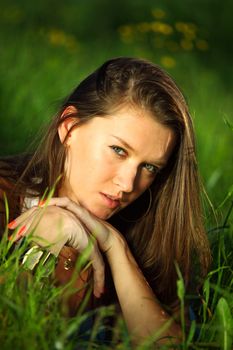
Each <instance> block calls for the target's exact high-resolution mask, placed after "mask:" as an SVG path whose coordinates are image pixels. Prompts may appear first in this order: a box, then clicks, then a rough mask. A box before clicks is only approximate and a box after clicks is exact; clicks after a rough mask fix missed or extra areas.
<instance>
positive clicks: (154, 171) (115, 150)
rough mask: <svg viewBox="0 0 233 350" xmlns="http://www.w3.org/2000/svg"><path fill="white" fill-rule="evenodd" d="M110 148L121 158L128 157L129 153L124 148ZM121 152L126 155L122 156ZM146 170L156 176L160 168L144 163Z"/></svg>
mask: <svg viewBox="0 0 233 350" xmlns="http://www.w3.org/2000/svg"><path fill="white" fill-rule="evenodd" d="M110 148H111V149H112V150H113V152H114V153H116V155H117V156H119V157H124V156H126V155H127V151H126V150H124V148H122V147H119V146H110ZM120 152H123V153H124V154H120ZM143 166H144V168H145V169H146V170H147V171H148V172H149V173H150V174H156V173H157V172H158V171H159V168H158V167H156V166H155V165H153V164H148V163H144V165H143ZM148 167H152V168H153V170H149V169H148Z"/></svg>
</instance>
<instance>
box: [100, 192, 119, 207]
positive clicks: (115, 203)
mask: <svg viewBox="0 0 233 350" xmlns="http://www.w3.org/2000/svg"><path fill="white" fill-rule="evenodd" d="M100 194H101V197H102V198H103V201H104V203H105V205H107V207H109V208H111V209H115V208H117V207H119V206H120V198H119V197H114V196H110V195H108V194H105V193H102V192H100Z"/></svg>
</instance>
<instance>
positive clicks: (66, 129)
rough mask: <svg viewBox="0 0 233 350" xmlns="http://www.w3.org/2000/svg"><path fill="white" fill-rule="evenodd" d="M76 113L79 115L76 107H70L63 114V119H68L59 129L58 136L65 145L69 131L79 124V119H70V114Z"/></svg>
mask: <svg viewBox="0 0 233 350" xmlns="http://www.w3.org/2000/svg"><path fill="white" fill-rule="evenodd" d="M74 113H78V110H77V109H76V108H75V107H74V106H68V107H66V109H65V110H64V111H63V112H62V114H61V117H60V118H61V119H62V118H64V117H66V118H65V119H64V121H63V122H62V123H61V124H60V125H59V127H58V135H59V138H60V141H61V143H64V141H65V138H66V136H67V134H68V132H69V130H70V129H71V128H72V126H73V125H74V123H77V120H78V119H77V118H74V117H69V114H70V115H72V114H74Z"/></svg>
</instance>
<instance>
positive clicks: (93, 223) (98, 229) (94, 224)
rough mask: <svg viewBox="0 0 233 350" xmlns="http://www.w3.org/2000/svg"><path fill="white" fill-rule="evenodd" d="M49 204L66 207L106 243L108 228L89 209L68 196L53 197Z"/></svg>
mask: <svg viewBox="0 0 233 350" xmlns="http://www.w3.org/2000/svg"><path fill="white" fill-rule="evenodd" d="M48 205H55V206H59V207H62V208H65V209H67V210H69V211H71V212H72V213H73V214H75V215H76V216H77V217H78V218H79V219H80V220H81V221H82V222H83V223H84V225H85V226H86V227H87V229H88V230H89V231H90V232H91V233H92V234H93V235H94V236H95V237H96V238H97V239H98V241H99V243H100V245H104V243H105V242H106V240H107V238H108V234H109V231H108V229H107V228H106V227H105V226H104V225H103V224H102V223H101V222H100V221H99V219H98V218H96V217H94V216H93V215H92V214H91V213H90V212H89V211H88V210H87V209H85V208H83V207H81V206H80V205H78V204H77V203H75V202H73V201H72V200H70V199H69V198H68V197H61V198H51V199H50V200H49V202H48Z"/></svg>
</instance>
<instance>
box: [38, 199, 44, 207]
mask: <svg viewBox="0 0 233 350" xmlns="http://www.w3.org/2000/svg"><path fill="white" fill-rule="evenodd" d="M45 202H46V200H45V199H44V200H41V201H39V203H38V206H39V207H43V206H44V205H45Z"/></svg>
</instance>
